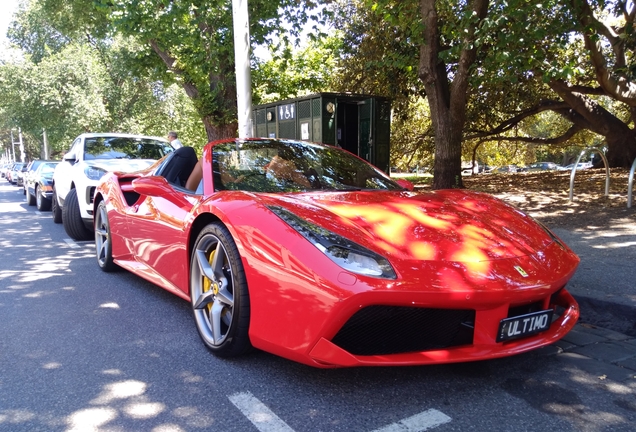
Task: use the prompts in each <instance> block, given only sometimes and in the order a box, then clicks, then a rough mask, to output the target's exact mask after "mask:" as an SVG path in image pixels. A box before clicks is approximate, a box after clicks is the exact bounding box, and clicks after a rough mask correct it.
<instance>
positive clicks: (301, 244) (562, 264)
mask: <svg viewBox="0 0 636 432" xmlns="http://www.w3.org/2000/svg"><path fill="white" fill-rule="evenodd" d="M214 144H215V143H210V144H208V145H207V146H206V147H205V148H204V151H203V156H202V157H203V161H204V162H203V166H204V169H203V191H204V193H203V194H202V195H197V194H194V193H188V192H186V191H183V190H176V189H172V190H170V189H166V191H164V192H163V193H161V194H156V193H155V194H152V195H153V196H150V195H144V194H139V196H138V198H137V199H136V201H135V202H134V203H131V202H127V201H126V199H125V197H124V193H128V194H131V193H136V192H140V191H142V192H143V191H144V190H145V189H144V185H145V183H144V182H147V184H148V185H149V188H154V189H152V190H156V189H157V183H158V182H157V181H156V177H155V178H154V179H153V177H152V176H151V174H152V172H153V171H152V167H151V168H150V169H148V170H146V171H143V172H139V173H135V174H117V173H110V174H107V175H106V176H105V178H103V179H102V182H101V184H100V186H99V187H98V189H97V191H96V195H95V206H97V204H98V203H99V202H100V201H101V200H104V201H105V202H106V204H107V209H108V218H109V221H110V227H111V239H112V253H113V258H114V260H115V262H116V263H117V264H118V265H120V266H121V267H123V268H125V269H127V270H129V271H131V272H133V273H135V274H137V275H139V276H141V277H143V278H145V279H147V280H149V281H151V282H153V283H155V284H157V285H159V286H161V287H163V288H165V289H167V290H169V291H171V292H173V293H175V294H176V295H178V296H180V297H182V298H184V299H188V300H189V274H190V268H189V267H190V253H191V250H190V249H191V247H192V244H193V239H194V238H195V237H196V236H197V234H198V230H199V229H200V228H201V226H202V224H201V223H199V221H201V220H205V221H213V220H220V221H221V222H222V223H223V224H225V226H226V227H227V228H228V230H229V231H230V233H231V234H232V237H233V239H234V241H235V242H236V244H237V247H238V250H239V253H240V255H241V258H242V263H243V266H244V269H245V275H246V279H247V283H248V287H249V297H250V327H249V337H250V341H251V343H252V345H253V346H254V347H256V348H259V349H262V350H265V351H268V352H271V353H273V354H276V355H279V356H282V357H285V358H288V359H291V360H294V361H298V362H301V363H304V364H308V365H311V366H316V367H343V366H360V365H417V364H431V363H448V362H460V361H472V360H482V359H489V358H497V357H502V356H507V355H511V354H517V353H521V352H525V351H528V350H531V349H535V348H538V347H541V346H544V345H547V344H550V343H552V342H554V341H556V340H558V339H559V338H561V337H563V336H564V335H565V334H566V333H567V332H568V331H569V330H571V329H572V327H573V326H574V325H575V323H576V321H577V319H578V316H579V310H578V305H577V303H576V301H575V300H574V299H573V298H572V296H571V295H570V294H569V293H568V292H567V291H566V290H565V289H563V287H564V286H565V285H566V283H567V282H568V280H569V279H570V278H571V277H572V276H573V274H574V272H575V270H576V268H577V266H578V263H579V258H578V257H577V256H576V255H575V254H574V253H573V252H572V251H571V250H570V249H569V248H568V247H567V246H565V245H564V244H563V243H562V242H561V241H559V240H558V239H555V238H554V237H552V236H551V235H550V234H549V233H548V232H547V231H546V230H545V229H543V228H542V227H541V226H540V225H538V224H537V223H536V222H535V221H534V220H533V219H532V218H530V217H528V216H526V215H525V214H523V213H521V212H519V211H518V210H516V209H515V208H513V207H511V206H509V205H507V204H505V203H503V202H501V201H499V200H497V199H495V198H493V197H491V196H490V195H486V194H481V193H475V192H470V191H465V190H445V191H437V192H431V193H416V192H410V191H372V192H366V191H356V192H325V191H316V192H306V193H286V194H272V193H252V192H243V191H229V190H226V191H219V192H214V188H213V178H212V169H211V164H212V151H213V146H214ZM149 190H151V189H149ZM133 191H136V192H133ZM159 195H161V196H159ZM271 206H277V207H282V208H285V209H287V210H289V211H291V212H292V213H294V214H295V215H297V216H299V217H300V218H302V219H304V220H307V221H310V222H312V223H314V224H316V225H318V226H321V227H323V228H325V229H327V230H329V231H331V232H333V233H336V234H339V235H341V236H343V237H346V238H347V239H349V240H351V241H353V242H356V243H357V244H359V245H361V246H363V247H365V248H367V249H369V250H371V251H373V252H376V253H377V254H380V255H381V256H383V257H385V258H387V260H388V261H389V262H390V264H391V265H392V266H393V268H394V270H395V273H396V275H397V277H396V279H382V278H376V277H371V276H364V275H361V274H354V273H351V272H349V271H346V270H344V269H343V268H341V267H339V266H338V265H337V264H336V263H334V262H333V261H332V260H331V259H329V258H328V257H327V256H326V255H325V254H323V253H322V252H321V251H320V250H319V249H318V248H317V247H315V246H314V245H312V244H311V243H309V241H307V240H306V239H305V238H304V237H303V236H302V235H300V234H299V233H298V232H297V231H296V230H295V229H293V228H292V227H291V226H290V225H288V224H287V223H286V222H284V221H283V220H282V219H281V218H280V217H279V216H277V215H276V214H275V213H274V212H272V211H271V210H270V207H271ZM533 302H536V303H539V304H541V306H542V309H548V308H552V307H556V306H559V307H561V308H562V309H563V312H562V313H561V315H560V316H558V317H557V318H556V319H555V321H554V322H553V323H552V325H551V326H550V328H549V329H548V330H547V331H544V332H542V333H539V334H536V335H533V336H529V337H526V338H523V339H517V340H512V341H507V342H496V341H495V338H496V335H497V331H498V327H499V323H500V321H501V320H502V319H504V318H506V317H507V316H508V311H509V309H510V308H511V307H515V306H518V305H524V304H528V303H533ZM372 305H384V306H408V307H412V308H435V309H461V310H463V309H466V310H474V311H475V320H474V334H473V342H472V344H469V345H461V346H456V347H450V348H444V349H431V350H426V351H420V352H409V353H400V354H386V355H355V354H352V353H350V352H347V351H346V350H344V349H342V348H340V347H339V346H338V345H336V344H334V343H333V342H332V339H333V338H334V336H335V335H336V334H337V333H338V331H339V330H340V329H341V328H342V327H343V325H345V323H346V322H347V321H348V320H349V319H350V318H351V317H352V316H353V315H354V314H355V313H356V312H357V311H360V310H361V309H363V308H365V307H367V306H372Z"/></svg>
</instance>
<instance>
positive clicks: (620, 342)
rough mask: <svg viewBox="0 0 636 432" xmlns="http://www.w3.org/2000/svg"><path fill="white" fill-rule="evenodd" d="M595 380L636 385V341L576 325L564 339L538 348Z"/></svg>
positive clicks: (614, 333) (601, 329) (589, 325)
mask: <svg viewBox="0 0 636 432" xmlns="http://www.w3.org/2000/svg"><path fill="white" fill-rule="evenodd" d="M540 352H541V353H542V354H543V355H546V356H551V355H555V356H556V358H557V359H558V360H559V361H561V362H563V363H564V364H566V365H568V366H572V367H574V368H577V369H580V370H583V371H585V372H587V373H588V374H590V375H592V376H594V377H596V378H597V379H598V380H601V381H603V380H606V379H607V380H610V381H614V382H619V383H620V382H629V383H635V382H636V337H633V336H628V335H625V334H622V333H619V332H615V331H613V330H609V329H604V328H601V327H596V326H594V325H591V324H585V323H581V322H579V324H577V325H576V327H574V329H573V330H572V331H570V332H569V333H568V334H567V335H566V336H565V337H564V338H562V339H561V340H559V341H558V342H555V343H553V344H552V345H550V346H548V347H545V348H541V350H540Z"/></svg>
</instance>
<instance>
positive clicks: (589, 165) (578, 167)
mask: <svg viewBox="0 0 636 432" xmlns="http://www.w3.org/2000/svg"><path fill="white" fill-rule="evenodd" d="M573 168H574V164H573V163H571V164H569V165H566V166H564V167H559V168H558V169H559V170H560V171H572V169H573ZM588 168H592V162H579V163H578V164H576V171H578V170H582V169H588Z"/></svg>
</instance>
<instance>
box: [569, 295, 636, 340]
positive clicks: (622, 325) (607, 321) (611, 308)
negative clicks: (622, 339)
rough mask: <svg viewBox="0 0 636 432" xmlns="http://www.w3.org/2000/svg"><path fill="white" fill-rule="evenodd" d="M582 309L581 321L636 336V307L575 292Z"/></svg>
mask: <svg viewBox="0 0 636 432" xmlns="http://www.w3.org/2000/svg"><path fill="white" fill-rule="evenodd" d="M573 296H574V298H575V299H576V301H577V302H578V303H579V307H580V309H581V316H580V318H579V321H580V322H582V323H586V324H592V325H595V326H597V327H602V328H606V329H610V330H614V331H617V332H619V333H623V334H626V335H629V336H632V337H636V307H633V306H628V305H625V304H621V303H615V302H609V301H606V300H600V299H598V298H594V297H588V296H584V295H575V294H573Z"/></svg>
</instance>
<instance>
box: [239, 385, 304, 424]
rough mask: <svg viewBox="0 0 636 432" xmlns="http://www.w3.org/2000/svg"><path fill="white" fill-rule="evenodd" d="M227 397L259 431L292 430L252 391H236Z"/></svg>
mask: <svg viewBox="0 0 636 432" xmlns="http://www.w3.org/2000/svg"><path fill="white" fill-rule="evenodd" d="M229 399H230V402H232V403H233V404H234V406H236V407H237V408H238V409H239V410H240V411H241V412H242V413H243V415H244V416H245V417H247V418H248V419H249V420H250V421H251V422H252V424H253V425H254V426H256V429H258V430H259V431H260V432H294V430H293V429H292V428H290V427H289V426H287V423H285V422H284V421H282V420H281V419H280V418H279V417H278V416H277V415H276V414H274V413H273V412H272V411H271V410H270V409H269V408H267V407H266V406H265V404H263V403H262V402H261V401H259V400H258V399H256V398H255V397H254V396H253V395H252V393H250V392H245V393H237V394H234V395H232V396H229Z"/></svg>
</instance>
